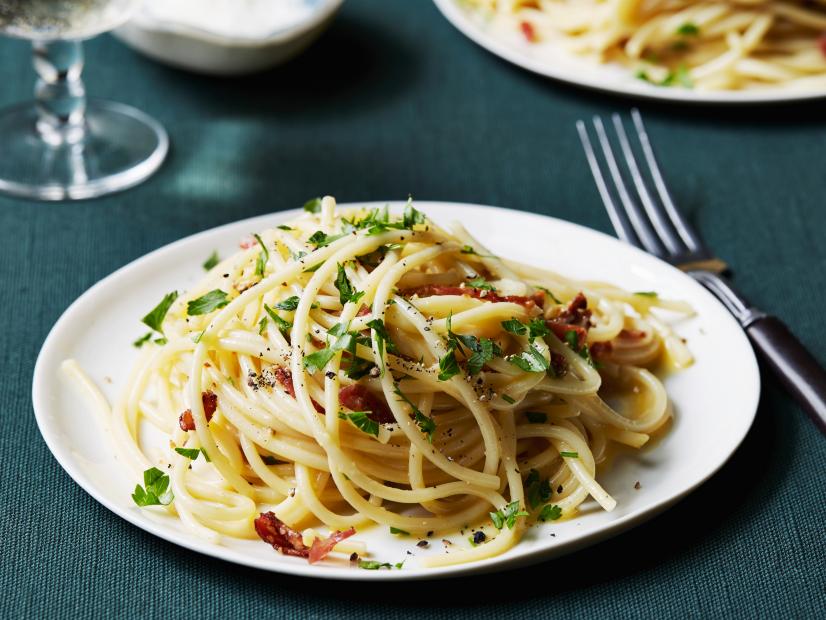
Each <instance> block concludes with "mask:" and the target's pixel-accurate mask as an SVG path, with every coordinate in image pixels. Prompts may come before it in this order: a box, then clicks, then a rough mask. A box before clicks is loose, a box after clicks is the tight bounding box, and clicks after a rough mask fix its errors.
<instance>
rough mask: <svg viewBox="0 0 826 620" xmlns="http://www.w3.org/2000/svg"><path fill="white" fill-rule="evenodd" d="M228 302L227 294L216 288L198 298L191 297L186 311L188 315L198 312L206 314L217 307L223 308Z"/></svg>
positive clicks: (194, 314)
mask: <svg viewBox="0 0 826 620" xmlns="http://www.w3.org/2000/svg"><path fill="white" fill-rule="evenodd" d="M227 304H229V301H228V300H227V294H226V293H225V292H224V291H222V290H221V289H218V288H216V289H215V290H213V291H210V292H209V293H207V294H206V295H202V296H201V297H199V298H198V299H193V300H192V301H190V302H189V303H187V305H186V313H187V314H188V315H189V316H196V315H198V314H208V313H210V312H212V311H213V310H217V309H218V308H223V307H224V306H226V305H227Z"/></svg>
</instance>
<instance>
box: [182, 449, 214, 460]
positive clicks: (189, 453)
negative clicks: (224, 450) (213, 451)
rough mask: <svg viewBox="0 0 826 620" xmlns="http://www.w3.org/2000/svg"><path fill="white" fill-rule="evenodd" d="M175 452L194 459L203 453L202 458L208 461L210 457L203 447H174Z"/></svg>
mask: <svg viewBox="0 0 826 620" xmlns="http://www.w3.org/2000/svg"><path fill="white" fill-rule="evenodd" d="M175 452H177V453H178V454H181V455H183V456H185V457H186V458H188V459H190V460H192V461H195V460H197V459H198V455H199V454H203V455H204V460H205V461H206V462H207V463H209V462H210V458H209V455H208V454H207V453H206V450H204V449H203V448H175Z"/></svg>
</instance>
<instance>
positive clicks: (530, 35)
mask: <svg viewBox="0 0 826 620" xmlns="http://www.w3.org/2000/svg"><path fill="white" fill-rule="evenodd" d="M519 29H520V30H521V31H522V34H523V35H525V38H526V39H527V40H528V42H529V43H536V42H537V40H538V38H537V36H536V29H535V28H534V27H533V24H532V23H531V22H529V21H524V20H523V21H521V22H519Z"/></svg>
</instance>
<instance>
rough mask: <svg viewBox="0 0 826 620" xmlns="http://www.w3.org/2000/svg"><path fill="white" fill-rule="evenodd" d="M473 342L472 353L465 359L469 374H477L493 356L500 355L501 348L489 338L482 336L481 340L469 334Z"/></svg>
mask: <svg viewBox="0 0 826 620" xmlns="http://www.w3.org/2000/svg"><path fill="white" fill-rule="evenodd" d="M471 337H472V338H473V339H474V343H473V344H472V345H471V347H470V348H471V350H472V351H473V353H472V354H471V356H470V357H469V358H468V360H467V369H468V371H469V372H470V374H471V375H478V374H479V372H481V370H482V368H483V367H484V366H485V364H487V363H488V362H489V361H491V360H492V359H493V358H494V356H501V355H502V350H501V349H500V348H499V345H497V344H496V343H495V342H494V341H493V340H491V339H490V338H482V339H481V340H480V339H478V338H476V337H475V336H471Z"/></svg>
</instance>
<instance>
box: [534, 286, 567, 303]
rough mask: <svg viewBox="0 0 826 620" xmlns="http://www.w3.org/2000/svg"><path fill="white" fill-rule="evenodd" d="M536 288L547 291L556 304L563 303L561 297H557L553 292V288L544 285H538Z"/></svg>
mask: <svg viewBox="0 0 826 620" xmlns="http://www.w3.org/2000/svg"><path fill="white" fill-rule="evenodd" d="M536 288H538V289H539V290H540V291H545V292H546V293H547V294H548V295H549V296H550V298H551V299H553V301H554V303H555V304H561V303H563V302H562V301H561V300H560V299H559V298H557V296H556V295H554V294H553V293H552V292H551V289H548V288H545V287H544V286H537V287H536Z"/></svg>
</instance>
